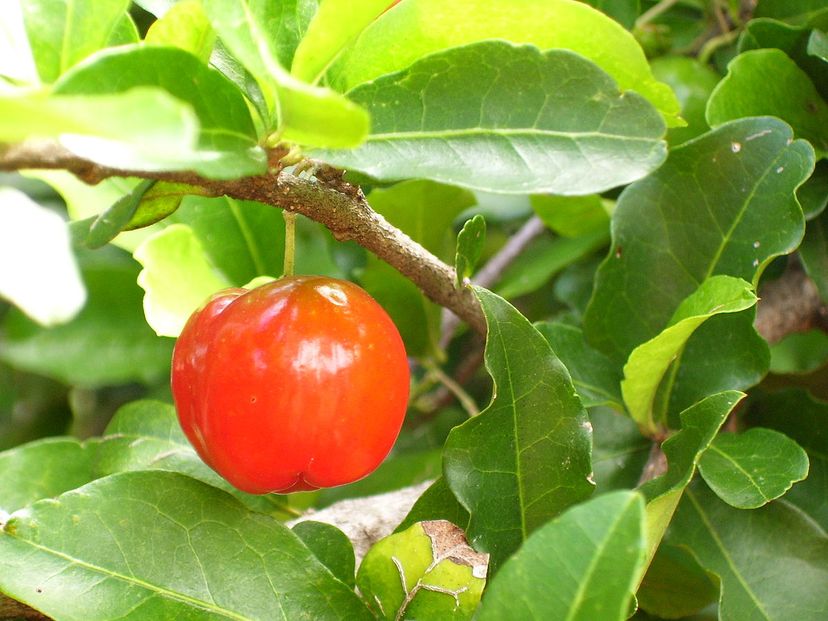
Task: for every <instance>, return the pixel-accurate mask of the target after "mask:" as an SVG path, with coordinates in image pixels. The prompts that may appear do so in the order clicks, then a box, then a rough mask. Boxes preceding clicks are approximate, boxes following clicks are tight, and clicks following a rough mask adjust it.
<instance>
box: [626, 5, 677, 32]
mask: <svg viewBox="0 0 828 621" xmlns="http://www.w3.org/2000/svg"><path fill="white" fill-rule="evenodd" d="M678 1H679V0H661V2H659V3H658V4H655V5H653V6H652V7H650V9H649V10H647V11H645V12H644V13H642V14H641V17H639V18H638V19H637V20H635V27H636V28H643V27H644V26H646V25H647V24H649V23H650V22H651V21H653V20H654V19H655V18H656V17H658V16H659V15H661V14H662V13H664V12H666V11H669V10H670V9H671V8H672V7H673V5H675V4H678Z"/></svg>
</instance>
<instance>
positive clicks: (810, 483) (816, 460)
mask: <svg viewBox="0 0 828 621" xmlns="http://www.w3.org/2000/svg"><path fill="white" fill-rule="evenodd" d="M791 412H796V416H791ZM747 422H748V423H749V424H751V425H761V426H762V427H767V428H769V429H775V430H776V431H780V432H782V433H784V434H785V435H786V436H788V437H789V438H791V439H793V440H794V441H795V442H796V443H798V444H799V445H800V446H801V447H802V448H804V449H805V451H806V452H807V453H808V459H809V461H810V469H809V472H808V478H807V479H805V480H804V481H802V482H801V483H797V484H796V485H794V486H793V488H791V490H790V491H789V492H788V493H787V494H786V495H785V502H790V503H793V504H794V505H796V506H797V507H799V508H800V509H801V510H802V511H804V512H805V513H806V514H807V515H808V516H809V517H810V518H811V519H812V520H813V521H814V522H816V523H817V524H819V525H820V526H821V527H822V530H823V532H825V533H826V534H828V435H826V434H825V433H824V430H825V429H828V403H826V402H825V401H820V400H818V399H816V398H814V397H813V396H812V395H811V394H810V393H809V392H807V391H806V390H803V389H801V388H789V389H787V390H781V391H779V392H774V393H771V394H762V393H759V394H757V395H756V398H755V399H754V400H753V402H752V403H751V408H750V410H749V411H748V415H747ZM814 430H820V431H819V432H816V433H815V431H814Z"/></svg>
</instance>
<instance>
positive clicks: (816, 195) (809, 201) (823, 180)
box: [796, 160, 828, 221]
mask: <svg viewBox="0 0 828 621" xmlns="http://www.w3.org/2000/svg"><path fill="white" fill-rule="evenodd" d="M796 197H797V199H798V200H799V202H800V204H801V205H802V212H803V213H804V214H805V219H806V220H809V221H810V220H813V219H814V218H816V217H817V216H819V215H821V214H822V212H824V211H825V207H826V206H828V161H826V160H820V161H819V162H817V165H816V169H815V170H814V174H812V175H811V176H810V177H809V178H808V180H807V181H806V182H805V183H803V184H802V185H801V186H800V187H799V189H798V190H797V192H796Z"/></svg>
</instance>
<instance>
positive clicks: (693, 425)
mask: <svg viewBox="0 0 828 621" xmlns="http://www.w3.org/2000/svg"><path fill="white" fill-rule="evenodd" d="M744 396H745V395H744V394H743V393H739V392H736V391H730V392H721V393H719V394H716V395H712V396H710V397H708V398H706V399H703V400H702V401H699V402H698V403H697V404H695V405H694V406H692V407H690V408H688V409H686V410H685V411H684V412H682V413H681V431H679V432H678V433H677V434H675V435H673V436H671V437H670V438H668V439H667V440H666V441H665V442H664V444H662V447H661V448H662V450H663V451H664V455H665V456H666V458H667V464H668V469H667V472H666V473H665V474H663V475H661V476H660V477H658V478H656V479H653V480H652V481H649V482H647V483H645V484H644V485H643V486H642V487H641V491H642V492H643V493H644V496H645V497H646V498H647V544H648V546H649V549H650V558H651V557H652V555H653V554H654V553H655V550H656V548H657V547H658V544H659V543H660V542H661V538H662V537H663V536H664V532H665V531H666V530H667V526H668V525H669V524H670V521H671V519H672V517H673V513H674V512H675V510H676V507H677V506H678V504H679V500H681V497H682V494H683V493H684V490H685V488H686V487H687V485H688V484H689V483H690V480H691V479H692V478H693V475H694V474H695V472H696V465H697V464H698V463H699V460H700V459H701V456H702V454H703V453H704V451H705V450H706V449H707V447H708V446H710V443H711V442H712V441H713V438H715V437H716V434H717V433H718V432H719V429H720V428H721V426H722V425H723V424H724V421H725V419H726V418H727V415H728V414H729V413H730V412H731V410H733V408H734V407H736V404H737V403H739V401H741V400H742V399H743V398H744Z"/></svg>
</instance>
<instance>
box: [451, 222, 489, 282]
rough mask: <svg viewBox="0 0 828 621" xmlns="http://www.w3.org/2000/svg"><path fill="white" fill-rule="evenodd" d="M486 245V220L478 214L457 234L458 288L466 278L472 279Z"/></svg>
mask: <svg viewBox="0 0 828 621" xmlns="http://www.w3.org/2000/svg"><path fill="white" fill-rule="evenodd" d="M485 243H486V219H485V218H484V217H483V216H482V215H480V214H477V215H476V216H474V217H473V218H471V219H469V220H466V223H465V224H464V225H463V228H462V229H461V230H460V232H459V233H458V234H457V252H456V253H455V255H454V271H455V272H456V273H457V286H458V287H461V286H462V285H463V281H464V280H465V279H466V278H471V275H472V274H473V273H474V268H475V267H476V266H477V262H478V261H479V260H480V254H481V253H482V252H483V246H484V244H485Z"/></svg>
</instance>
